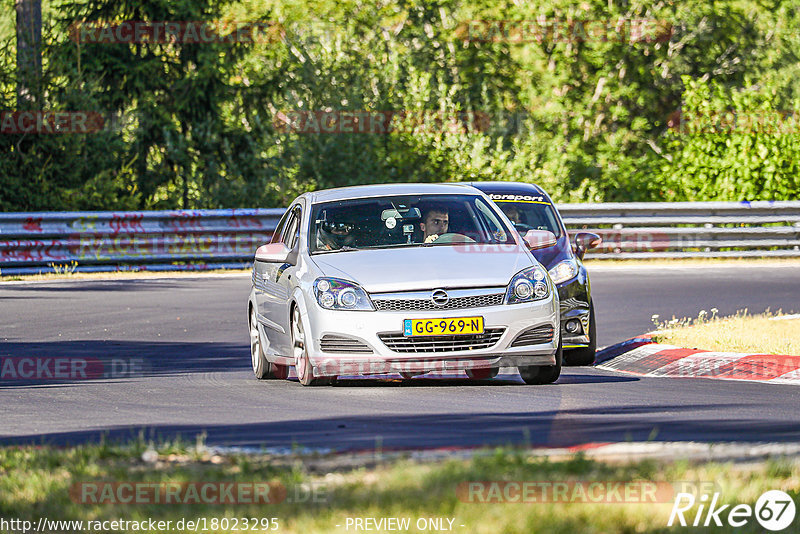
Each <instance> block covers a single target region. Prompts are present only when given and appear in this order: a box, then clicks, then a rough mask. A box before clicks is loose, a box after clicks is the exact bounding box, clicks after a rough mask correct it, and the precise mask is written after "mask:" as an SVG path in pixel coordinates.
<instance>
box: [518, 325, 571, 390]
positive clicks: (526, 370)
mask: <svg viewBox="0 0 800 534" xmlns="http://www.w3.org/2000/svg"><path fill="white" fill-rule="evenodd" d="M563 356H564V351H563V349H562V348H561V338H560V337H559V339H558V349H557V350H556V364H555V365H528V366H524V367H518V369H519V376H521V377H522V380H524V381H525V383H526V384H531V385H534V384H552V383H553V382H555V381H556V380H558V377H559V376H561V362H562V360H563Z"/></svg>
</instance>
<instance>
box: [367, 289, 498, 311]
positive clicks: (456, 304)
mask: <svg viewBox="0 0 800 534" xmlns="http://www.w3.org/2000/svg"><path fill="white" fill-rule="evenodd" d="M503 297H505V294H503V293H494V294H491V295H472V296H468V297H452V298H451V299H450V301H449V302H448V303H447V304H445V305H444V306H437V305H436V304H434V303H433V300H431V299H429V298H427V299H385V300H381V299H373V303H374V304H375V308H377V309H378V310H379V311H417V310H460V309H464V308H483V307H485V306H499V305H500V304H502V303H503Z"/></svg>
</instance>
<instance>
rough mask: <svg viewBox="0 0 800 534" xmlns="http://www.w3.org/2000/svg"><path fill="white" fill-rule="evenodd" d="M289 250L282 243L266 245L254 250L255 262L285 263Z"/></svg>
mask: <svg viewBox="0 0 800 534" xmlns="http://www.w3.org/2000/svg"><path fill="white" fill-rule="evenodd" d="M290 252H291V250H289V248H288V247H287V246H286V245H284V244H283V243H268V244H266V245H261V246H260V247H258V249H256V261H263V262H266V263H286V260H287V259H288V258H289V253H290Z"/></svg>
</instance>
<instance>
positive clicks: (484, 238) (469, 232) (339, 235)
mask: <svg viewBox="0 0 800 534" xmlns="http://www.w3.org/2000/svg"><path fill="white" fill-rule="evenodd" d="M514 242H515V241H514V238H513V236H512V235H511V233H510V229H509V228H508V227H507V226H506V225H505V224H504V223H503V221H502V220H501V218H500V217H499V216H498V215H497V213H496V212H495V211H494V210H493V209H492V207H491V206H490V204H489V203H488V202H486V200H484V199H483V198H481V197H479V196H474V195H403V196H395V197H378V198H359V199H350V200H340V201H336V202H326V203H323V204H315V205H314V207H313V211H312V213H311V229H310V235H309V250H310V251H311V252H312V253H314V252H320V253H321V252H335V251H348V250H357V249H375V248H389V247H408V246H437V245H453V244H463V243H485V244H513V243H514Z"/></svg>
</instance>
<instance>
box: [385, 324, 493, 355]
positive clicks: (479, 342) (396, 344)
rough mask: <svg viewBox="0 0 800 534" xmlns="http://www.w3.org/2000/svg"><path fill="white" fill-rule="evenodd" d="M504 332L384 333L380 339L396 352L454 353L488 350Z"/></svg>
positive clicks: (488, 330) (488, 329) (487, 330)
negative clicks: (437, 334)
mask: <svg viewBox="0 0 800 534" xmlns="http://www.w3.org/2000/svg"><path fill="white" fill-rule="evenodd" d="M504 331H505V328H487V329H486V330H485V331H484V333H483V334H460V335H455V336H420V337H407V336H404V335H403V334H402V333H384V334H378V337H379V338H381V341H383V342H384V343H385V344H386V346H387V347H389V348H390V349H392V350H393V351H395V352H403V353H408V352H453V351H457V350H475V349H488V348H489V347H491V346H493V345H495V344H496V343H497V342H498V341H500V337H501V336H502V335H503V332H504Z"/></svg>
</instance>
